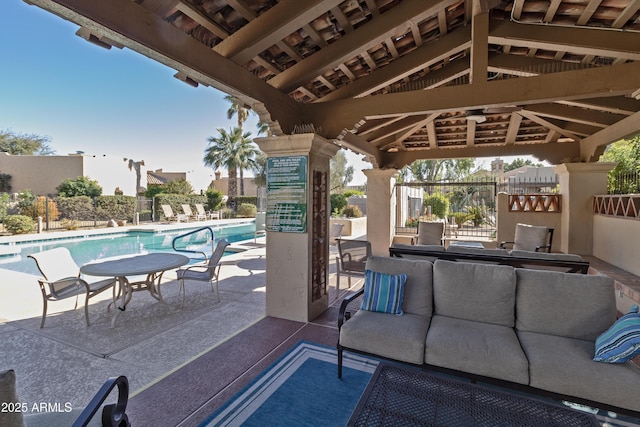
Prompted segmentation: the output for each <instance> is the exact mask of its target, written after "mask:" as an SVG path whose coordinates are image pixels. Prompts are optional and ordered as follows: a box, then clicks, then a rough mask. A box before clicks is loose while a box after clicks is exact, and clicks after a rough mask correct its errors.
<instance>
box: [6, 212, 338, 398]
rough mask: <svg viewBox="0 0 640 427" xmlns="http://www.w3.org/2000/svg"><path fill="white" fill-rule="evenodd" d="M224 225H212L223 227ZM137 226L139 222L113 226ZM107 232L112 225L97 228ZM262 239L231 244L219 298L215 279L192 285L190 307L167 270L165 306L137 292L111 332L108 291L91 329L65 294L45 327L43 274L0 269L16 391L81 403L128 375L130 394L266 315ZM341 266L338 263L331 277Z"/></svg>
mask: <svg viewBox="0 0 640 427" xmlns="http://www.w3.org/2000/svg"><path fill="white" fill-rule="evenodd" d="M244 221H246V220H244ZM230 222H231V223H235V222H242V221H238V220H236V221H230ZM221 223H222V222H221V221H220V222H218V221H215V225H216V226H217V225H219V224H221ZM225 223H229V222H227V221H225ZM202 224H206V223H205V222H201V223H188V224H184V223H181V224H173V223H172V224H161V225H157V224H156V225H152V226H143V227H145V229H150V230H153V229H160V230H162V231H164V230H169V229H174V228H183V227H184V226H185V225H189V226H192V225H202ZM132 228H133V229H138V228H140V227H138V226H136V227H121V228H118V229H114V230H113V232H122V231H124V230H127V229H129V230H130V229H132ZM105 230H107V231H111V230H109V229H101V230H96V231H95V232H94V233H95V234H98V233H105ZM92 231H93V230H92ZM86 233H87V230H84V231H81V232H78V231H76V232H74V234H76V235H84V234H86ZM51 234H54V233H51ZM55 234H59V233H55ZM64 234H65V236H66V237H68V236H69V233H64ZM92 235H93V233H92ZM56 237H57V236H56ZM265 239H266V238H265V237H259V238H258V239H257V242H256V243H254V240H253V239H251V240H247V241H244V242H238V243H236V244H234V245H233V246H234V248H235V249H236V250H237V251H238V252H236V253H235V254H231V255H228V256H225V258H224V262H223V266H222V268H221V271H220V296H221V302H217V300H216V298H215V294H214V293H213V292H211V288H210V287H209V285H208V284H206V283H198V282H191V283H187V292H186V301H185V303H184V306H183V305H182V297H181V296H180V295H178V288H179V285H178V282H177V280H176V276H175V273H174V272H168V273H166V274H165V276H164V278H163V281H162V294H163V297H164V299H165V301H166V302H167V304H166V305H165V304H161V303H159V302H158V301H156V300H155V299H153V298H152V297H151V296H150V294H149V293H148V292H137V293H135V294H134V295H133V298H132V300H131V303H130V304H129V305H128V306H127V310H126V311H124V312H121V313H120V314H119V316H118V318H117V321H116V326H115V327H114V328H112V327H111V319H112V317H113V311H111V312H108V311H107V305H108V303H109V302H110V300H111V296H110V294H109V293H108V292H107V293H105V294H109V295H104V296H103V295H100V296H98V297H96V298H94V299H92V300H91V302H90V306H89V315H90V319H91V326H90V327H87V326H86V324H85V320H84V310H83V301H79V303H78V308H77V309H75V310H74V302H75V300H74V299H68V300H64V301H59V302H53V303H50V304H49V312H48V315H47V320H46V324H45V327H44V328H43V329H40V327H39V326H40V319H41V315H42V296H41V294H40V290H39V288H38V285H37V282H36V276H33V275H30V274H25V273H18V272H13V271H9V270H6V269H2V268H0V277H1V279H2V280H0V340H1V342H2V343H3V345H2V346H0V370H4V369H14V370H15V371H16V377H17V388H18V396H19V397H20V400H21V401H23V402H26V403H28V404H29V406H31V405H33V404H38V405H39V404H40V403H42V402H46V403H54V404H55V403H60V405H61V406H62V407H64V406H65V404H67V403H70V404H71V406H73V407H84V406H85V405H86V404H87V403H88V402H89V401H90V400H91V398H92V397H93V395H94V394H95V393H96V391H97V390H98V389H99V388H100V386H101V385H102V384H103V383H104V381H105V380H106V379H107V378H109V377H113V376H118V375H125V376H126V377H127V378H128V380H129V384H130V393H131V397H133V396H135V395H137V394H139V393H141V392H142V391H143V390H145V389H147V388H149V387H151V386H152V385H153V384H155V383H157V382H158V381H160V380H161V379H162V378H165V377H166V376H168V375H170V374H171V373H172V372H174V371H176V370H177V369H179V368H180V367H182V366H184V365H186V364H188V363H189V362H190V361H193V360H195V359H196V358H198V356H200V355H202V354H204V353H206V352H207V351H209V350H211V349H212V348H215V347H217V346H218V345H220V344H221V343H223V342H225V341H227V340H228V339H230V338H232V337H233V336H235V335H236V334H238V333H239V332H241V331H243V330H245V329H247V328H249V327H251V326H252V325H254V324H255V323H256V322H259V321H261V320H263V319H264V318H265V284H266V277H265V272H266V260H265V247H266V245H265ZM31 240H33V235H32V236H31ZM2 241H5V242H6V238H4V237H3V238H1V239H0V242H2ZM330 258H331V259H332V261H335V255H332V256H331V257H330ZM334 271H335V266H334V265H332V266H331V272H332V273H331V275H330V276H331V283H333V282H334V281H335V279H334V276H335V274H334ZM330 291H333V290H331V289H330Z"/></svg>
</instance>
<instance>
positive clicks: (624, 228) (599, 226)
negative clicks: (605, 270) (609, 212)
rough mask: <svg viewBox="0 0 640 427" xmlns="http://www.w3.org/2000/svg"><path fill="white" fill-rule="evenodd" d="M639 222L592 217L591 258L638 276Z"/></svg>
mask: <svg viewBox="0 0 640 427" xmlns="http://www.w3.org/2000/svg"><path fill="white" fill-rule="evenodd" d="M638 242H640V220H637V219H632V218H615V217H610V216H605V215H594V216H593V256H595V257H597V258H600V259H601V260H603V261H606V262H608V263H609V264H613V265H615V266H616V267H620V268H622V269H623V270H627V271H628V272H630V273H633V274H635V275H637V276H640V263H638Z"/></svg>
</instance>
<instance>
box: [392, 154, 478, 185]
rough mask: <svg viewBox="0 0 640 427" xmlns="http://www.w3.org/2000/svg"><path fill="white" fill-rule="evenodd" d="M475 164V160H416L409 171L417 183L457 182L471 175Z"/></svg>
mask: <svg viewBox="0 0 640 427" xmlns="http://www.w3.org/2000/svg"><path fill="white" fill-rule="evenodd" d="M474 163H475V161H474V159H444V160H416V161H415V162H413V163H412V164H411V165H410V166H408V169H409V171H410V172H411V175H412V176H413V178H414V181H417V182H436V181H441V180H448V181H456V180H459V179H462V178H464V177H465V176H467V175H469V173H470V172H471V169H472V168H473V165H474ZM404 176H405V177H406V174H405V175H404Z"/></svg>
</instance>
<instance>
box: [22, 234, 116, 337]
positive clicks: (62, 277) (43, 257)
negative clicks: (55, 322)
mask: <svg viewBox="0 0 640 427" xmlns="http://www.w3.org/2000/svg"><path fill="white" fill-rule="evenodd" d="M29 258H32V259H33V260H34V261H35V262H36V265H37V266H38V270H40V274H42V278H41V279H38V284H39V285H40V291H41V292H42V302H43V304H44V306H43V309H42V322H40V328H43V327H44V321H45V319H46V317H47V302H48V301H60V300H63V299H66V298H71V297H76V305H75V307H74V309H75V308H77V307H78V297H79V296H80V295H85V302H84V316H85V319H86V321H87V326H91V323H90V322H89V299H91V298H93V297H95V296H96V295H98V294H100V293H102V292H103V291H106V290H107V289H111V290H113V301H114V303H115V300H116V291H115V289H116V287H115V284H116V280H115V279H114V278H109V279H105V280H100V281H97V282H91V283H89V282H87V281H86V280H84V279H82V278H81V277H80V267H78V265H77V264H76V262H75V261H74V260H73V258H72V257H71V253H70V252H69V249H67V248H64V247H60V248H55V249H51V250H48V251H44V252H39V253H36V254H31V255H29Z"/></svg>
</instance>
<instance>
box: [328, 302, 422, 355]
mask: <svg viewBox="0 0 640 427" xmlns="http://www.w3.org/2000/svg"><path fill="white" fill-rule="evenodd" d="M429 320H430V319H429V317H427V316H420V315H417V314H410V313H405V314H404V316H396V315H394V314H387V313H376V312H372V311H365V310H359V311H358V312H357V313H356V314H354V315H353V317H351V319H349V320H348V321H347V322H345V323H344V324H343V325H342V328H340V344H341V345H342V346H344V347H347V348H351V349H354V350H360V351H364V352H367V353H372V354H376V355H378V356H382V357H388V358H391V359H395V360H399V361H402V362H408V363H415V364H418V365H421V364H422V363H424V337H425V336H426V335H427V329H428V328H429Z"/></svg>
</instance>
